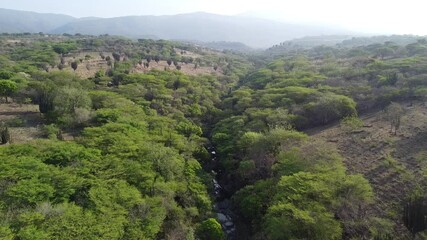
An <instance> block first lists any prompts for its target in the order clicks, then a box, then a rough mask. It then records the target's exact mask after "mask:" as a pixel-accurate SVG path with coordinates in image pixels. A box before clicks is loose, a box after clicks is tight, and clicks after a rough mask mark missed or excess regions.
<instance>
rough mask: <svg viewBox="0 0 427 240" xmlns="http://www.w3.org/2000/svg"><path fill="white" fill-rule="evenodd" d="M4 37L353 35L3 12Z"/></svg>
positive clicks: (188, 20) (0, 28)
mask: <svg viewBox="0 0 427 240" xmlns="http://www.w3.org/2000/svg"><path fill="white" fill-rule="evenodd" d="M0 32H8V33H22V32H30V33H37V32H44V33H55V34H63V33H69V34H76V33H81V34H91V35H100V34H110V35H122V36H127V37H132V38H160V39H173V40H190V41H202V42H214V41H227V42H241V43H244V44H246V45H248V46H250V47H254V48H267V47H270V46H272V45H274V44H278V43H280V42H283V41H286V40H290V39H293V38H299V37H304V36H314V35H331V34H346V35H349V34H351V32H350V31H348V30H344V29H337V28H329V27H319V26H308V25H298V24H286V23H282V22H276V21H271V20H264V19H259V18H255V17H249V16H224V15H217V14H209V13H203V12H197V13H189V14H179V15H168V16H126V17H115V18H74V17H71V16H68V15H61V14H45V13H35V12H27V11H17V10H9V9H0Z"/></svg>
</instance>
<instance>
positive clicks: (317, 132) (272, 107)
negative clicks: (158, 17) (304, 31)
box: [0, 33, 427, 240]
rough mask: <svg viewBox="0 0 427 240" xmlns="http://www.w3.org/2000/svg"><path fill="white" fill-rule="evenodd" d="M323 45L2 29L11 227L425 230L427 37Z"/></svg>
mask: <svg viewBox="0 0 427 240" xmlns="http://www.w3.org/2000/svg"><path fill="white" fill-rule="evenodd" d="M378 39H379V40H378ZM384 39H385V40H384ZM393 40H396V41H393ZM378 41H380V42H378ZM372 42H374V43H372ZM221 44H223V43H221ZM311 45H312V43H310V46H300V45H298V44H292V43H289V42H285V43H283V44H280V45H277V46H274V47H272V48H270V49H268V50H266V51H252V52H245V51H244V50H242V51H238V52H235V51H232V50H223V51H219V50H213V49H209V48H207V47H202V46H200V45H196V44H191V43H181V42H174V41H164V40H145V39H139V40H131V39H127V38H122V37H115V36H108V35H103V36H98V37H94V36H85V35H80V34H76V35H69V34H64V35H45V34H42V33H40V34H3V35H1V36H0V96H1V98H2V103H1V104H0V121H1V125H0V140H1V143H2V146H0V239H10V240H11V239H23V240H24V239H207V240H220V239H271V240H273V239H277V240H278V239H378V240H386V239H396V238H399V239H407V238H416V239H425V238H426V237H427V234H426V233H425V230H426V227H427V221H426V220H425V219H426V216H427V210H426V209H427V205H426V203H425V202H426V195H425V190H426V189H425V186H426V180H427V152H426V151H425V147H426V144H425V142H426V141H425V140H426V139H427V135H426V134H427V124H426V121H424V120H427V118H426V116H427V108H426V106H425V105H424V102H425V101H426V100H427V99H426V94H427V41H426V40H424V39H422V38H418V37H411V36H393V37H375V38H372V39H368V38H360V39H359V38H353V39H351V40H346V41H344V42H342V43H340V44H336V45H317V46H311ZM372 116H375V119H374V118H372ZM370 119H374V120H375V121H373V123H370V122H369V123H368V120H370ZM376 124H377V125H378V124H380V125H381V124H382V125H381V126H383V125H384V127H381V131H382V132H381V133H383V132H384V134H385V135H384V136H385V137H382V136H381V141H377V142H374V141H373V140H372V139H373V138H374V137H373V136H371V135H369V134H371V133H375V132H376V130H375V131H373V130H372V129H376V128H377V125H376ZM328 130H329V131H332V130H333V131H335V132H336V134H335V132H334V134H335V135H333V137H331V136H332V133H329V132H327V131H328ZM378 131H380V130H378ZM322 134H324V135H322ZM325 134H329V135H325ZM322 136H326V137H322ZM368 141H370V142H369V143H368ZM344 143H346V144H347V143H348V145H346V146H344ZM356 146H361V147H366V149H365V150H364V152H370V153H372V154H374V153H377V152H380V153H381V156H379V157H375V158H374V157H365V158H364V159H363V161H362V162H356V160H355V159H353V156H357V155H360V154H362V153H361V152H358V151H355V153H353V154H354V155H351V154H352V152H351V150H352V149H355V147H356ZM407 146H410V147H411V149H412V150H411V151H410V153H406V152H404V150H405V149H406V148H404V147H407ZM405 151H406V150H405ZM407 156H410V157H409V158H406V157H407ZM356 163H360V166H359V165H357V164H356ZM375 164H376V165H375ZM393 184H394V185H393ZM387 186H390V187H389V188H386V187H387ZM393 186H398V187H399V188H398V189H394V188H393Z"/></svg>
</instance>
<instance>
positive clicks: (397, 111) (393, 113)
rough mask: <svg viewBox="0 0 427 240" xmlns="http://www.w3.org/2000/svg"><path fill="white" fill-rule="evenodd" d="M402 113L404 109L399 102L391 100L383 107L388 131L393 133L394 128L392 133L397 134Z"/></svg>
mask: <svg viewBox="0 0 427 240" xmlns="http://www.w3.org/2000/svg"><path fill="white" fill-rule="evenodd" d="M403 114H404V109H403V108H402V106H400V104H398V103H395V102H392V103H391V104H390V105H388V106H387V107H386V109H385V119H386V120H387V121H388V122H389V123H390V131H391V133H393V129H394V135H396V134H397V130H398V129H399V127H400V119H401V118H402V116H403Z"/></svg>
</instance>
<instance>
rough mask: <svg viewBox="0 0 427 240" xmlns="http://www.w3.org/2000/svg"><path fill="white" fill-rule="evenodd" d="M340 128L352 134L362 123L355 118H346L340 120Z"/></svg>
mask: <svg viewBox="0 0 427 240" xmlns="http://www.w3.org/2000/svg"><path fill="white" fill-rule="evenodd" d="M341 127H342V128H343V129H344V131H346V132H352V131H355V130H358V129H360V128H361V127H363V121H362V120H361V119H359V118H358V117H357V116H347V117H345V118H343V119H342V120H341Z"/></svg>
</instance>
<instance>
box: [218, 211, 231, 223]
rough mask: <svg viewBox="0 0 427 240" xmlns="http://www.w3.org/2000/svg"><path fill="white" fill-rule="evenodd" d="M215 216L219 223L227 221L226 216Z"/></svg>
mask: <svg viewBox="0 0 427 240" xmlns="http://www.w3.org/2000/svg"><path fill="white" fill-rule="evenodd" d="M216 215H217V217H218V221H219V222H220V223H225V222H227V221H228V219H227V216H225V215H224V214H222V213H216Z"/></svg>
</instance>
